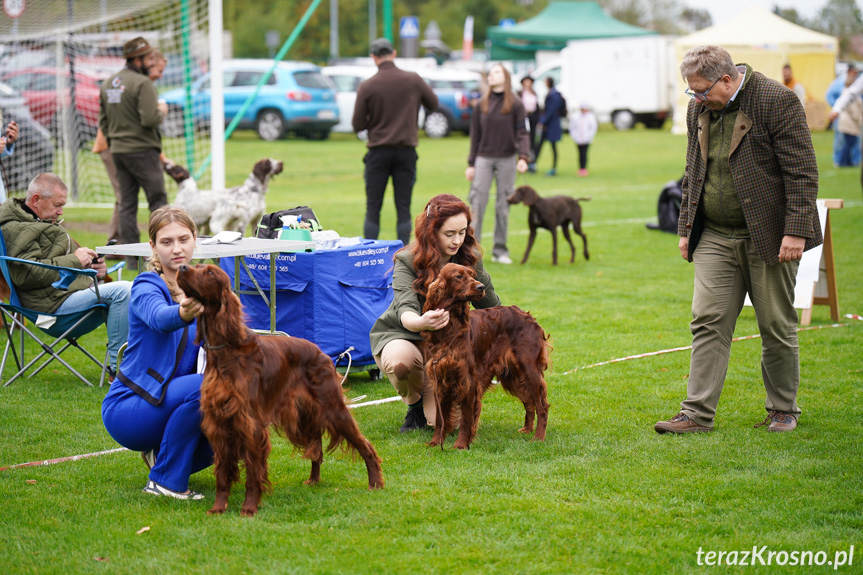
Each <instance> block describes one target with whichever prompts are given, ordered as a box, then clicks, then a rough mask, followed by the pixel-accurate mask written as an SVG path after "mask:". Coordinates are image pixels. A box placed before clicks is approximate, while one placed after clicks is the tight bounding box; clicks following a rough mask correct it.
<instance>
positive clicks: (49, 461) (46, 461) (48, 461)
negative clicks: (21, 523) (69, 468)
mask: <svg viewBox="0 0 863 575" xmlns="http://www.w3.org/2000/svg"><path fill="white" fill-rule="evenodd" d="M121 451H129V450H128V449H126V448H125V447H118V448H117V449H108V450H107V451H97V452H95V453H85V454H84V455H70V456H69V457H58V458H56V459H44V460H42V461H31V462H30V463H18V464H16V465H10V466H8V467H0V471H6V470H7V469H17V468H19V467H38V466H40V465H52V464H54V463H65V462H66V461H78V460H79V459H88V458H90V457H99V456H100V455H108V454H111V453H120V452H121Z"/></svg>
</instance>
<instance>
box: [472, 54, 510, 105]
mask: <svg viewBox="0 0 863 575" xmlns="http://www.w3.org/2000/svg"><path fill="white" fill-rule="evenodd" d="M495 66H499V67H500V69H501V70H503V77H504V80H503V106H501V108H500V113H501V114H509V113H510V112H512V102H513V100H514V99H515V94H513V93H512V75H510V73H509V70H507V69H506V66H503V65H502V64H495V65H494V66H492V68H494V67H495ZM489 71H491V69H489ZM490 95H491V86H486V89H485V91H484V92H483V93H482V100H480V103H479V109H480V111H482V113H483V114H488V99H489V96H490Z"/></svg>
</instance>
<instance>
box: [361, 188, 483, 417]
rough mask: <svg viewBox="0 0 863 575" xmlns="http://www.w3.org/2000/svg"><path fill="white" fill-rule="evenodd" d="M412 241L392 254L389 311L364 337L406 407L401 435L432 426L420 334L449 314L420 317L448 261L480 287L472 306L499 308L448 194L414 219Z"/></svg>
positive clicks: (465, 219) (458, 206) (464, 220)
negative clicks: (470, 271) (470, 273)
mask: <svg viewBox="0 0 863 575" xmlns="http://www.w3.org/2000/svg"><path fill="white" fill-rule="evenodd" d="M414 227H415V231H414V235H415V237H416V239H415V240H414V241H413V242H412V243H410V244H408V245H407V246H405V247H404V248H402V249H400V250H399V251H398V252H396V255H395V258H394V261H395V266H394V268H393V291H394V292H395V293H394V298H393V302H392V304H390V307H389V309H387V311H385V312H384V314H383V315H381V317H380V318H378V320H377V321H376V322H375V324H374V326H372V329H371V332H370V333H369V338H370V339H371V344H372V352H373V354H374V356H375V362H376V363H377V365H378V367H379V368H380V369H381V371H382V372H384V373H386V374H387V377H389V379H390V383H392V384H393V387H395V388H396V391H397V392H398V394H399V395H400V396H401V397H402V401H404V402H405V403H406V404H407V405H408V413H407V416H405V421H404V424H403V425H402V427H401V430H400V431H401V432H402V433H404V432H406V431H411V430H413V429H422V428H424V427H425V426H426V425H434V418H435V412H436V406H435V403H434V395H433V393H432V391H431V389H430V388H429V385H428V382H427V381H426V378H425V372H424V370H423V364H424V363H425V361H424V360H423V356H422V352H421V351H420V348H419V344H420V342H421V341H422V336H421V335H420V332H422V331H434V330H438V329H441V328H443V327H444V326H446V324H447V323H448V322H449V313H448V312H446V311H444V310H441V309H436V310H429V311H427V312H426V313H423V311H422V309H423V305H424V304H425V300H426V297H425V294H426V293H427V292H428V286H429V284H431V282H433V281H434V280H435V278H436V277H437V275H438V272H440V269H441V267H443V265H444V264H447V263H450V262H453V263H457V264H461V265H464V266H470V267H472V268H474V269H475V270H476V279H477V280H479V281H481V282H482V283H483V284H485V288H486V289H485V297H483V298H482V299H481V300H480V301H478V302H475V303H474V307H476V308H486V307H493V306H496V305H500V298H499V297H497V294H495V293H494V286H493V285H492V283H491V277H489V275H488V273H487V272H486V271H485V269H484V268H483V266H482V251H481V248H480V247H479V244H478V242H477V241H476V238H475V237H474V235H473V228H471V213H470V208H469V207H468V206H467V204H465V203H464V202H463V201H462V200H460V199H459V198H457V197H455V196H453V195H451V194H441V195H439V196H435V197H434V198H432V199H431V200H429V203H428V204H426V206H425V208H424V209H423V211H422V213H420V215H419V216H417V218H416V222H415V226H414Z"/></svg>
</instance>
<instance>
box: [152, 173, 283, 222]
mask: <svg viewBox="0 0 863 575" xmlns="http://www.w3.org/2000/svg"><path fill="white" fill-rule="evenodd" d="M163 168H164V170H165V172H166V173H167V174H168V175H169V176H171V178H173V180H174V181H175V182H177V184H178V186H179V191H178V192H177V197H176V199H175V200H174V205H177V206H180V207H182V208H183V209H185V210H186V211H187V212H189V215H190V216H192V219H193V220H195V224H197V226H198V230H199V231H200V232H201V233H205V234H206V233H208V232H209V233H211V234H218V233H219V232H222V231H225V230H233V231H238V232H241V233H245V231H246V228H247V227H248V226H249V225H252V226H254V225H255V224H257V223H258V221H259V220H260V219H261V216H263V215H264V214H265V213H266V210H267V204H266V198H265V196H266V194H267V186H268V184H269V182H270V179H271V178H272V177H273V176H275V175H276V174H280V173H281V172H282V162H281V161H279V160H274V159H272V158H264V159H263V160H260V161H259V162H258V163H256V164H255V167H254V168H252V173H250V174H249V177H248V178H246V181H245V182H243V184H242V185H240V186H235V187H233V188H229V189H227V190H199V189H198V183H197V182H196V181H195V179H194V178H193V177H192V176H191V174H189V170H187V169H186V168H184V167H183V166H180V165H177V164H174V163H173V162H171V161H170V160H168V161H166V162H165V163H164V164H163ZM254 231H255V230H254V229H253V230H252V235H254Z"/></svg>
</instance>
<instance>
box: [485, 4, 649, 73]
mask: <svg viewBox="0 0 863 575" xmlns="http://www.w3.org/2000/svg"><path fill="white" fill-rule="evenodd" d="M648 34H656V32H653V31H652V30H647V29H645V28H639V27H638V26H631V25H629V24H625V23H624V22H621V21H620V20H616V19H614V18H612V17H611V16H609V15H608V14H606V13H605V12H604V11H603V10H602V8H601V7H600V6H599V4H597V3H596V2H551V3H550V4H549V5H548V6H546V8H545V10H543V11H542V12H540V13H539V14H537V15H536V16H534V17H533V18H530V19H529V20H525V21H524V22H520V23H518V24H516V25H515V26H510V27H508V28H501V27H500V26H493V27H490V28H488V33H487V35H488V39H489V40H491V59H492V60H533V59H534V58H535V54H536V51H537V50H554V51H559V50H562V49H563V48H564V47H566V43H567V41H569V40H588V39H591V38H616V37H624V36H644V35H648Z"/></svg>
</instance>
